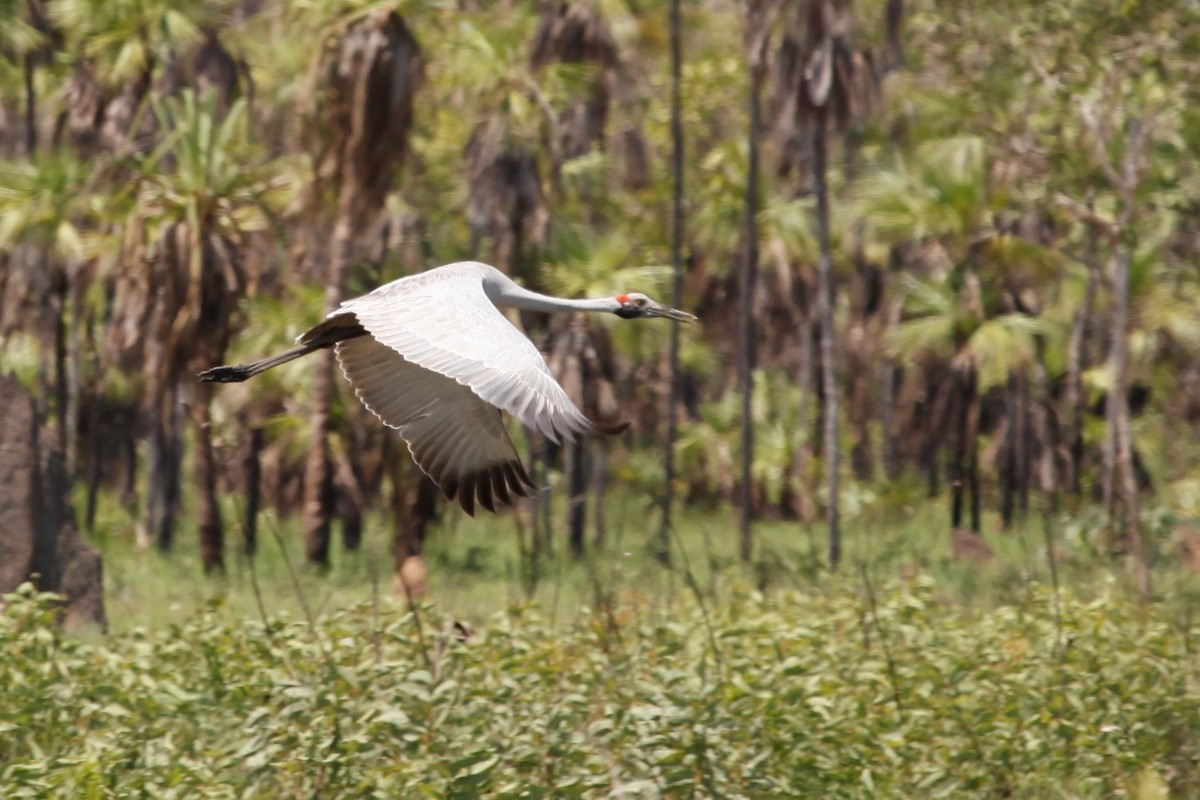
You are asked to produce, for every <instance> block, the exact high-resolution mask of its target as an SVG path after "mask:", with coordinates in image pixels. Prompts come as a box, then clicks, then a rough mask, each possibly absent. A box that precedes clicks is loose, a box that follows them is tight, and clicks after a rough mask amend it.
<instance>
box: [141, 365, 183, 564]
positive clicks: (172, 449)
mask: <svg viewBox="0 0 1200 800" xmlns="http://www.w3.org/2000/svg"><path fill="white" fill-rule="evenodd" d="M177 398H178V388H177V387H176V386H175V385H174V384H173V383H168V385H167V386H166V387H164V389H163V392H162V397H161V400H160V402H159V405H158V408H157V409H156V411H157V413H156V414H155V417H156V419H155V420H154V421H153V425H154V431H153V433H152V435H151V440H150V463H149V465H148V466H149V469H148V470H147V478H148V480H149V487H148V490H147V503H146V510H147V516H148V520H149V525H148V531H147V533H148V534H149V535H150V536H151V537H153V539H154V541H155V542H156V543H157V545H158V549H159V550H162V551H163V552H168V551H170V550H171V548H172V547H173V546H174V544H175V521H176V518H177V517H178V515H179V489H180V486H179V481H180V474H179V473H180V465H181V463H182V461H183V437H182V436H181V435H180V434H181V431H180V428H181V427H182V425H181V421H180V419H179V416H180V415H179V403H178V399H177Z"/></svg>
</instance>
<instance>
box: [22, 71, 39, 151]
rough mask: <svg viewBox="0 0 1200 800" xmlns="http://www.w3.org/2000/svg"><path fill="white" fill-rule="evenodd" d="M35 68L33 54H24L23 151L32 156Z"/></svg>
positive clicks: (34, 137)
mask: <svg viewBox="0 0 1200 800" xmlns="http://www.w3.org/2000/svg"><path fill="white" fill-rule="evenodd" d="M35 69H36V63H35V61H34V54H33V53H28V54H26V56H25V152H26V153H28V154H29V155H30V156H33V154H34V153H35V152H37V143H38V133H37V91H36V89H35V88H34V83H33V73H34V70H35Z"/></svg>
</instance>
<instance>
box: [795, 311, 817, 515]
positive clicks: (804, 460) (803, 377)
mask: <svg viewBox="0 0 1200 800" xmlns="http://www.w3.org/2000/svg"><path fill="white" fill-rule="evenodd" d="M808 305H809V306H810V307H811V304H808ZM813 359H814V356H813V336H812V315H811V314H810V313H809V308H805V309H804V322H803V323H802V324H801V325H800V375H799V376H797V383H798V384H799V388H800V403H799V407H798V409H797V411H796V417H797V425H796V428H797V433H799V435H800V436H801V437H802V438H801V440H800V443H799V446H798V447H797V448H796V457H795V459H793V463H792V469H793V470H794V472H795V474H796V485H797V486H798V487H799V489H798V491H799V492H800V493H801V494H800V496H799V497H797V498H796V503H797V510H798V511H799V517H800V519H801V520H804V521H806V522H807V521H808V520H809V518H810V514H809V512H810V510H811V505H810V503H811V500H810V498H809V495H808V486H807V482H806V481H805V478H806V477H807V473H808V460H809V458H810V457H811V455H812V435H811V433H810V431H811V430H812V426H811V425H809V419H810V417H811V416H812V410H811V409H812V405H813V402H812V395H813V371H814V370H813Z"/></svg>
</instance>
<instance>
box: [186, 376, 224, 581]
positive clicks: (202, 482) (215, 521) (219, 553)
mask: <svg viewBox="0 0 1200 800" xmlns="http://www.w3.org/2000/svg"><path fill="white" fill-rule="evenodd" d="M194 392H195V394H194V396H193V398H192V408H191V412H192V424H193V427H194V428H195V431H196V475H195V480H196V488H197V495H196V522H197V525H198V527H199V531H200V562H201V564H203V565H204V572H205V573H206V574H211V573H213V572H224V571H225V554H224V552H225V530H224V526H223V525H222V523H221V507H220V505H218V503H217V467H216V462H215V459H214V458H213V443H212V424H211V423H212V414H211V412H210V405H211V401H212V385H211V384H198V385H197V386H196V387H195V388H194Z"/></svg>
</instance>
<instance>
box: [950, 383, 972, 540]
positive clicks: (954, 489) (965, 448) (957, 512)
mask: <svg viewBox="0 0 1200 800" xmlns="http://www.w3.org/2000/svg"><path fill="white" fill-rule="evenodd" d="M953 374H954V384H955V388H956V390H957V391H956V392H955V394H956V397H955V398H954V400H953V402H954V406H955V408H957V410H958V415H957V416H958V418H957V420H956V424H955V436H954V454H953V456H952V457H951V462H950V491H951V497H952V500H951V503H950V527H951V529H954V528H961V527H962V526H963V525H962V522H963V511H964V506H965V505H966V493H967V491H968V490H969V487H968V483H969V479H968V475H967V472H968V469H967V465H968V461H969V459H970V452H969V450H970V446H969V441H970V428H971V422H970V420H971V404H972V398H971V394H972V392H971V388H970V387H971V383H972V381H971V378H970V376H969V375H967V372H966V370H955V371H954V373H953Z"/></svg>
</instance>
